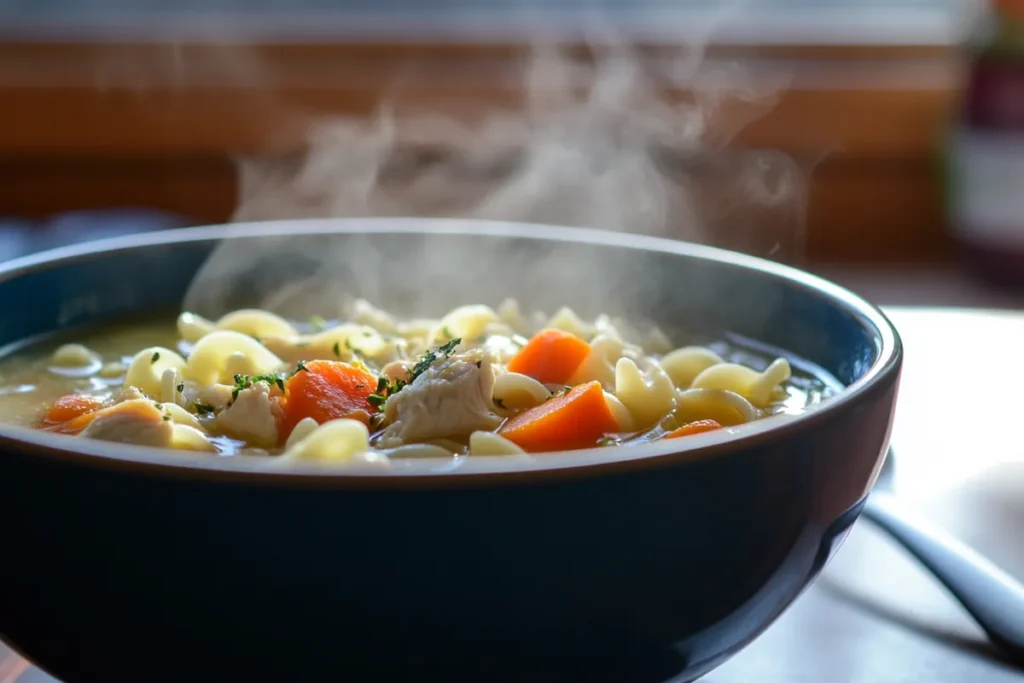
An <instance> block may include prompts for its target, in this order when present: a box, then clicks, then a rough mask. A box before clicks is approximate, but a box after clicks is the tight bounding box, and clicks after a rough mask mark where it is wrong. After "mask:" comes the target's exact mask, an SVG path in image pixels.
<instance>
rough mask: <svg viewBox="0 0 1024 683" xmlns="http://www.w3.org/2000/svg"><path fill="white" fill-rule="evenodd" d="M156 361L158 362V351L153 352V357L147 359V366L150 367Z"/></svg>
mask: <svg viewBox="0 0 1024 683" xmlns="http://www.w3.org/2000/svg"><path fill="white" fill-rule="evenodd" d="M158 360H160V352H159V351H154V352H153V357H152V358H150V359H149V364H150V365H152V364H153V363H155V362H157V361H158Z"/></svg>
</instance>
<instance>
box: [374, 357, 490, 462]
mask: <svg viewBox="0 0 1024 683" xmlns="http://www.w3.org/2000/svg"><path fill="white" fill-rule="evenodd" d="M491 363H492V360H491V356H490V354H488V353H486V352H485V351H483V350H481V349H476V350H474V351H469V352H466V353H460V354H457V355H454V356H452V357H451V358H447V359H444V360H440V361H437V362H436V363H434V365H433V366H431V368H430V369H429V370H427V371H426V372H424V373H423V374H422V375H420V376H419V377H417V378H416V379H415V380H414V381H413V382H412V384H410V385H408V386H407V387H405V388H404V389H402V390H401V391H400V392H398V393H397V394H395V395H394V396H392V397H390V398H389V399H388V402H387V404H386V407H385V417H386V420H387V422H388V427H387V428H386V429H385V430H384V433H383V434H382V435H381V439H380V446H381V447H383V448H395V447H397V446H401V445H402V444H406V443H415V442H422V441H427V440H430V439H439V438H446V437H455V438H459V437H465V436H468V435H469V434H472V433H473V432H475V431H478V430H485V431H490V430H493V429H495V428H496V427H497V426H498V425H499V424H501V418H500V417H498V416H497V415H495V414H494V412H493V411H492V409H491V408H492V403H491V393H492V390H493V388H494V369H493V368H492V365H491Z"/></svg>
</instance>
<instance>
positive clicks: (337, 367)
mask: <svg viewBox="0 0 1024 683" xmlns="http://www.w3.org/2000/svg"><path fill="white" fill-rule="evenodd" d="M303 367H304V369H300V370H299V371H298V372H296V373H295V374H294V375H292V376H291V377H289V378H288V380H287V381H285V384H284V396H282V397H281V399H280V406H281V412H282V419H281V429H280V433H281V438H282V439H287V438H288V435H289V434H291V432H292V429H293V428H294V427H295V425H297V424H298V423H299V422H300V421H302V419H303V418H307V417H311V418H313V419H314V420H316V421H317V423H318V424H323V423H324V422H329V421H330V420H337V419H340V418H343V417H347V418H351V419H354V420H359V421H360V422H362V423H363V424H369V422H370V415H372V414H373V413H375V412H377V409H376V408H374V407H373V405H371V403H370V401H369V400H368V397H369V396H370V394H372V393H374V392H375V391H376V390H377V378H376V377H374V376H373V375H371V374H370V373H369V372H367V371H366V370H363V369H362V368H359V367H356V366H354V365H349V364H348V363H342V362H339V361H333V360H314V361H310V362H309V363H306V364H305V365H304V366H303Z"/></svg>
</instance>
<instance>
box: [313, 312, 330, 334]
mask: <svg viewBox="0 0 1024 683" xmlns="http://www.w3.org/2000/svg"><path fill="white" fill-rule="evenodd" d="M309 324H310V326H311V327H312V328H313V331H314V332H321V331H323V330H324V329H325V328H326V327H327V321H326V320H324V319H323V317H322V316H319V315H314V316H311V317H310V318H309Z"/></svg>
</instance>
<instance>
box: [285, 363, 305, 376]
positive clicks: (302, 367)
mask: <svg viewBox="0 0 1024 683" xmlns="http://www.w3.org/2000/svg"><path fill="white" fill-rule="evenodd" d="M300 372H309V370H307V369H306V361H304V360H300V361H299V362H298V363H296V364H295V372H293V373H292V374H290V375H288V376H289V377H294V376H295V375H297V374H299V373H300Z"/></svg>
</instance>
